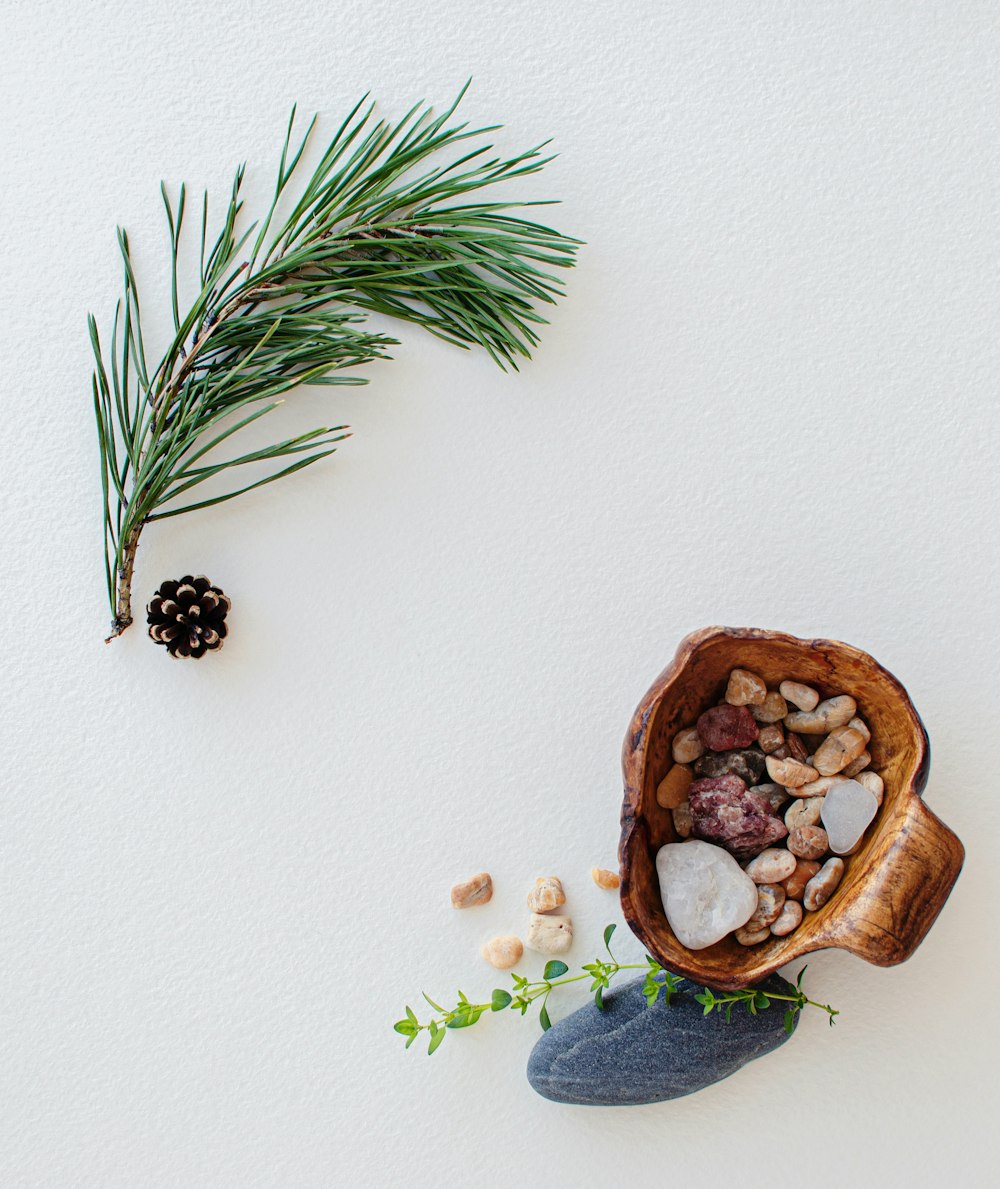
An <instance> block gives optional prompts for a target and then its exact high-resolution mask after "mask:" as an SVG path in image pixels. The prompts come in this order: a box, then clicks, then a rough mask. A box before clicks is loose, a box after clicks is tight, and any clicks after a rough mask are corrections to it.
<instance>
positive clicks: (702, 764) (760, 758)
mask: <svg viewBox="0 0 1000 1189" xmlns="http://www.w3.org/2000/svg"><path fill="white" fill-rule="evenodd" d="M765 764H766V757H765V756H764V753H763V752H762V751H754V749H753V748H752V747H742V748H739V749H738V750H736V751H707V752H705V754H704V755H703V756H699V757H698V759H697V760H695V765H694V772H695V775H696V776H725V775H726V773H727V772H732V774H733V775H734V776H738V777H739V778H740V780H742V781H745V782H746V783H747V784H749V785H755V784H760V782H761V780H763V778H764V772H765Z"/></svg>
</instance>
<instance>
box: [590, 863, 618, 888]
mask: <svg viewBox="0 0 1000 1189" xmlns="http://www.w3.org/2000/svg"><path fill="white" fill-rule="evenodd" d="M590 878H591V879H592V880H593V881H594V883H595V884H597V886H598V887H599V888H604V889H605V890H606V891H609V892H610V891H611V890H612V889H613V888H618V887H621V882H622V879H621V876H620V875H619V874H618V872H617V871H609V870H608V869H607V867H591V869H590Z"/></svg>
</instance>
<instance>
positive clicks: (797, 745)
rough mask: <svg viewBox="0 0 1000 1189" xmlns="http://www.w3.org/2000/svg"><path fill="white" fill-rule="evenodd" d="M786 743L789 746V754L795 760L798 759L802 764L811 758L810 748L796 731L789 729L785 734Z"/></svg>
mask: <svg viewBox="0 0 1000 1189" xmlns="http://www.w3.org/2000/svg"><path fill="white" fill-rule="evenodd" d="M785 745H786V746H787V748H788V754H789V755H790V756H791V757H792V759H793V760H798V761H799V763H800V764H804V763H805V762H806V760H807V759H808V758H809V748H808V747H806V745H805V744H804V743H803V742H802V740H801V739H800V738H799V737H798V735H796V734H795V732H794V731H788V732H787V734H786V735H785Z"/></svg>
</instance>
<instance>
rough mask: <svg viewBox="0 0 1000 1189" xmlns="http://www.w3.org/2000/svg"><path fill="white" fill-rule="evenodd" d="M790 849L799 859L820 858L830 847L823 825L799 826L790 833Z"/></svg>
mask: <svg viewBox="0 0 1000 1189" xmlns="http://www.w3.org/2000/svg"><path fill="white" fill-rule="evenodd" d="M788 849H789V850H790V851H791V852H792V854H793V855H795V856H796V858H799V859H820V858H822V857H823V855H825V854H826V852H827V851H828V850H829V849H830V840H829V838H827V836H826V830H824V829H823V827H822V826H799V827H798V829H796V830H791V831H790V832H789V834H788Z"/></svg>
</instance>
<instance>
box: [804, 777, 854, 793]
mask: <svg viewBox="0 0 1000 1189" xmlns="http://www.w3.org/2000/svg"><path fill="white" fill-rule="evenodd" d="M846 779H847V777H846V776H821V777H820V778H819V779H818V780H811V781H810V782H809V783H808V784H804V785H802V786H801V787H800V788H797V789H796V790H795V791H796V792H797V793H798V795H799V796H800V797H825V796H826V794H827V793H828V792H829V791H830V789H831V788H832V787H833V786H834V785H835V784H836V783H837V782H838V781H839V780H846Z"/></svg>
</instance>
